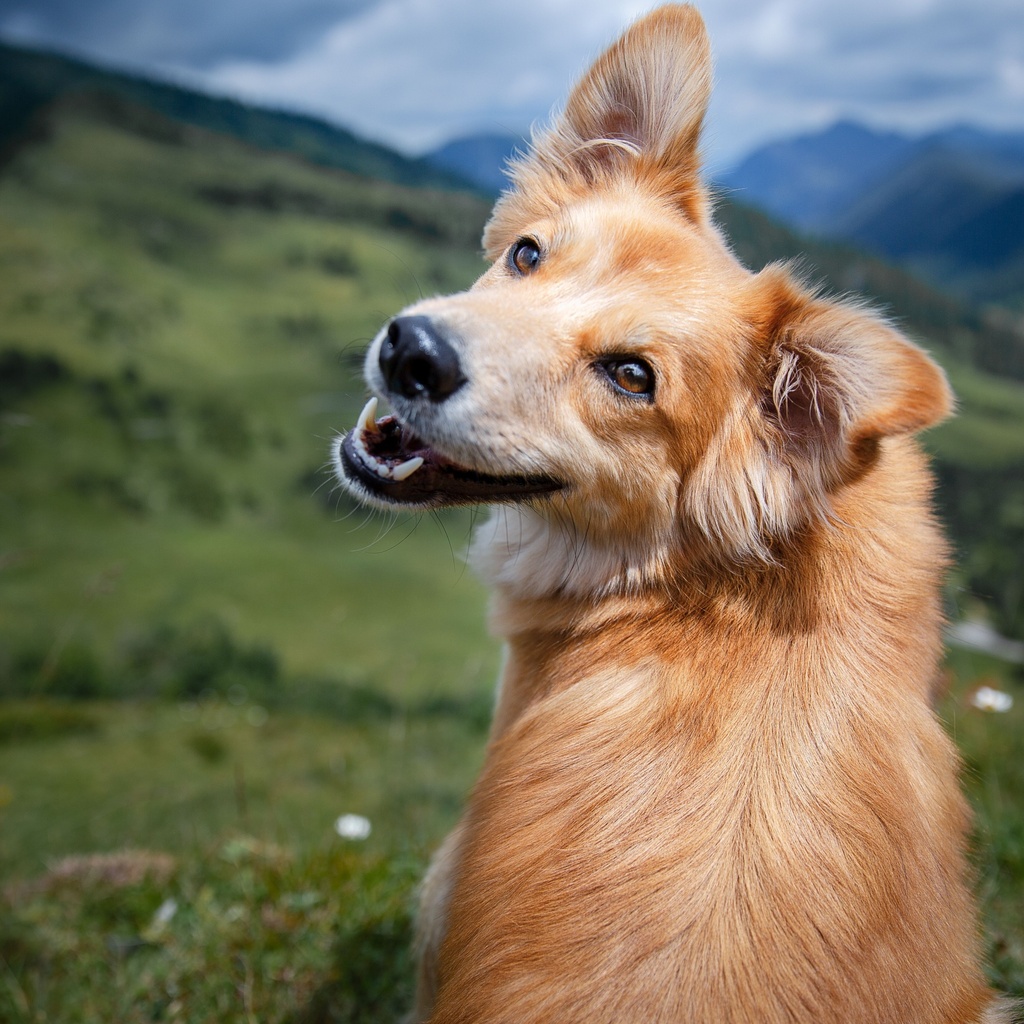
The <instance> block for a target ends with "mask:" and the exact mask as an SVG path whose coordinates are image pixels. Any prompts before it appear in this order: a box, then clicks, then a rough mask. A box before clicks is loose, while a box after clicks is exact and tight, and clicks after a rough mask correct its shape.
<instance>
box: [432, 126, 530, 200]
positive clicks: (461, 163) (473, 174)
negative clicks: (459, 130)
mask: <svg viewBox="0 0 1024 1024" xmlns="http://www.w3.org/2000/svg"><path fill="white" fill-rule="evenodd" d="M527 146H528V143H527V142H526V140H525V139H523V138H522V136H520V135H513V134H511V133H508V132H503V133H482V134H479V135H466V136H462V137H460V138H457V139H452V140H451V141H450V142H447V143H445V144H444V145H443V146H440V147H439V148H438V149H435V150H433V151H432V152H430V153H428V154H426V156H425V157H424V159H425V160H427V161H428V162H429V163H431V164H433V165H434V166H435V167H439V168H441V169H442V170H446V171H450V172H452V173H453V174H456V175H458V176H459V177H461V178H465V179H466V180H467V181H471V182H472V183H473V184H474V185H477V186H479V187H480V188H482V189H483V190H484V191H485V192H487V193H489V194H491V195H497V194H498V193H499V192H501V191H503V190H504V189H505V188H506V187H507V185H508V175H507V174H506V173H505V169H506V167H507V166H508V162H509V161H510V160H511V159H512V158H513V157H514V156H515V155H516V153H522V152H525V151H526V149H527Z"/></svg>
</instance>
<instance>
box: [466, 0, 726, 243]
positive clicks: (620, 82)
mask: <svg viewBox="0 0 1024 1024" xmlns="http://www.w3.org/2000/svg"><path fill="white" fill-rule="evenodd" d="M710 92H711V55H710V48H709V46H708V39H707V33H706V32H705V29H704V22H703V21H702V20H701V17H700V15H699V14H698V13H697V11H696V10H695V9H694V8H693V7H691V6H689V5H688V4H667V5H665V6H664V7H659V8H658V9H657V10H655V11H653V12H652V13H650V14H648V15H647V16H646V17H644V18H641V19H640V20H639V21H637V22H635V23H634V24H633V25H632V26H631V27H630V28H629V29H627V31H626V32H625V33H624V34H623V35H622V36H621V37H620V38H619V39H618V40H617V41H616V42H615V43H614V44H612V46H611V47H609V49H608V50H606V51H605V52H604V53H603V54H602V55H601V56H600V57H599V58H598V59H597V61H596V62H595V63H594V65H593V66H592V67H591V68H590V70H589V71H588V72H587V73H586V74H585V75H584V76H583V78H582V79H581V80H580V82H579V83H578V84H577V85H576V87H575V88H574V89H573V91H572V93H571V94H570V96H569V100H568V102H567V103H566V107H565V110H564V112H563V113H562V114H561V116H560V117H558V118H557V119H556V121H555V123H554V125H553V126H552V127H551V128H549V129H548V130H546V131H544V132H542V133H541V134H540V135H539V136H538V137H537V138H535V139H534V142H533V146H532V150H531V152H530V154H529V155H528V156H527V157H526V158H525V159H523V160H521V161H519V162H518V163H515V164H513V167H512V176H513V184H514V186H515V190H516V191H518V193H520V194H521V195H523V194H529V195H530V196H531V198H534V200H536V196H537V194H538V193H542V192H543V193H546V194H547V195H549V196H551V197H552V198H555V197H557V195H558V193H559V192H560V191H562V190H568V191H569V192H570V193H571V192H573V191H582V190H585V189H587V188H590V187H592V186H593V184H594V183H595V182H596V181H598V180H601V179H602V178H604V177H606V176H607V175H608V174H609V173H612V174H614V173H616V172H618V171H620V170H622V169H623V168H626V167H630V168H632V169H633V172H634V174H636V175H637V176H638V177H640V178H655V179H657V188H658V189H659V191H660V192H661V193H662V194H665V195H669V196H670V197H671V198H672V199H673V200H675V201H676V202H678V204H679V205H680V206H682V207H683V209H684V210H685V211H686V212H687V214H688V215H689V216H691V217H693V218H694V219H698V218H701V217H703V216H704V215H705V207H706V204H705V202H704V195H703V191H702V189H701V187H700V181H699V175H698V171H699V166H700V161H699V156H698V152H697V144H698V141H699V138H700V131H701V126H702V124H703V122H704V115H705V113H706V111H707V106H708V99H709V96H710ZM499 212H500V210H499ZM495 230H496V231H497V230H498V229H497V228H496V229H495ZM485 244H487V243H486V242H485ZM488 248H490V245H488Z"/></svg>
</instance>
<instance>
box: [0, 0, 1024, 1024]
mask: <svg viewBox="0 0 1024 1024" xmlns="http://www.w3.org/2000/svg"><path fill="white" fill-rule="evenodd" d="M648 6H649V5H647V4H641V3H634V2H629V0H622V2H610V0H609V2H603V0H600V2H597V3H595V2H594V0H547V2H545V3H541V2H540V0H525V2H522V3H518V4H499V3H497V2H490V0H484V2H480V0H452V2H449V3H446V4H443V5H441V4H435V3H431V2H426V0H288V2H287V3H286V2H284V0H267V2H263V3H260V4H258V5H253V4H251V3H246V4H243V3H241V2H238V0H222V2H220V3H218V4H210V3H205V2H198V0H160V2H157V0H0V1020H4V1021H8V1020H9V1021H12V1022H13V1021H109V1020H118V1021H165V1020H167V1021H172V1020H181V1021H189V1022H195V1021H206V1020H209V1021H234V1020H239V1021H242V1020H247V1021H248V1020H253V1019H258V1020H262V1021H279V1020H280V1021H374V1022H376V1021H383V1020H388V1019H392V1018H393V1017H395V1016H396V1015H397V1013H398V1012H399V1010H400V1009H401V1008H402V1006H403V1005H404V1004H405V1002H406V1000H407V998H408V992H409V979H410V972H409V964H408V955H407V952H406V948H407V943H408V937H409V922H410V914H411V910H412V906H413V893H414V885H415V882H416V879H417V878H418V877H419V875H420V873H421V872H422V869H423V866H424V864H425V863H426V859H427V857H428V856H429V852H430V850H431V849H432V848H433V847H434V846H435V845H436V844H437V842H438V841H439V840H440V838H441V837H442V836H443V835H444V833H445V832H446V830H447V829H448V828H450V827H451V825H452V824H453V823H454V821H455V820H456V817H457V815H458V810H459V807H460V805H461V802H462V800H463V798H464V796H465V793H466V791H467V789H468V787H469V785H470V784H471V782H472V778H473V776H474V773H475V771H476V768H477V767H478V765H479V762H480V758H481V753H482V749H483V744H484V741H485V737H486V728H487V721H488V714H489V708H490V700H491V697H490V693H491V689H492V686H493V680H494V677H495V674H496V671H497V666H498V660H499V652H498V650H497V647H496V645H495V643H494V642H493V640H491V639H490V638H489V637H488V636H487V634H486V630H485V624H484V607H485V602H486V595H485V593H484V591H483V589H482V588H481V587H480V585H479V584H478V583H477V582H476V581H475V580H474V578H473V576H472V574H471V573H469V572H468V571H467V570H466V569H465V566H464V564H463V558H462V554H463V551H464V549H465V547H466V543H467V540H468V537H469V534H470V530H471V527H472V523H473V520H474V518H475V517H476V516H477V515H478V514H479V513H476V512H458V513H442V514H438V515H434V516H427V517H421V518H411V517H403V516H381V515H376V514H370V513H367V512H365V511H363V510H360V509H357V508H355V507H353V506H352V505H351V503H350V502H349V501H348V499H347V498H346V497H345V496H344V495H343V494H341V493H340V492H339V490H338V488H337V487H336V486H335V485H334V483H333V482H332V480H331V477H330V474H329V473H328V471H327V468H326V466H327V457H328V455H327V453H328V446H329V443H330V439H331V438H332V436H334V434H335V433H336V432H337V431H339V430H344V429H347V427H348V426H349V425H351V424H352V423H353V422H354V420H355V417H356V415H357V413H358V411H359V409H360V407H361V405H362V403H363V400H364V398H365V390H364V386H363V384H362V380H361V369H360V367H361V359H362V353H363V351H364V350H365V347H366V344H367V343H368V342H369V340H370V339H371V338H372V336H373V335H374V333H375V332H376V331H377V329H378V328H379V326H380V325H381V324H382V323H383V322H384V321H385V320H386V319H387V317H389V316H390V315H391V314H393V313H394V312H395V311H397V310H398V309H400V308H401V307H402V306H404V305H406V304H407V303H409V302H411V301H413V300H414V299H416V298H417V297H419V296H421V295H424V294H430V293H435V292H446V291H451V290H456V289H460V288H462V287H465V286H466V285H468V284H469V283H470V282H471V281H472V280H473V279H474V278H475V277H476V276H477V275H478V274H479V273H480V272H481V270H482V269H483V264H482V262H481V257H480V254H479V251H480V246H479V240H480V233H481V229H482V226H483V223H484V221H485V219H486V217H487V214H488V211H489V208H490V205H491V203H492V202H493V199H494V196H495V195H496V194H497V192H498V191H499V190H500V189H501V188H502V186H503V182H504V177H503V167H504V164H505V161H506V160H507V158H508V156H509V155H510V154H511V153H512V152H514V151H515V150H516V149H517V148H518V149H521V148H523V147H524V146H525V142H524V140H525V139H527V138H528V137H529V134H530V131H531V129H532V128H534V127H535V126H539V125H543V124H544V123H545V121H546V119H547V117H548V116H549V111H550V109H551V107H552V105H553V104H557V103H558V102H560V101H561V100H562V99H564V97H565V94H566V91H567V89H568V88H569V86H570V84H571V82H572V80H573V78H574V77H575V76H576V75H577V74H578V73H579V72H580V71H581V70H583V68H584V67H585V66H586V64H587V63H588V61H589V60H591V59H592V58H593V57H594V56H596V54H597V53H598V52H599V51H600V50H601V48H602V47H603V46H604V45H606V44H607V43H608V42H609V41H610V40H611V39H612V38H613V37H614V36H615V35H616V34H617V33H618V32H619V31H620V30H621V29H622V27H623V26H624V25H625V24H626V23H627V22H628V21H629V20H630V19H631V18H633V17H635V16H636V15H638V14H640V13H642V12H643V11H644V10H646V9H647V7H648ZM702 11H703V13H704V15H705V17H706V20H707V22H708V25H709V30H710V33H711V37H712V42H713V46H714V49H715V54H716V68H717V79H718V84H717V92H716V95H715V100H714V103H713V107H712V110H711V114H710V118H709V124H708V130H707V134H706V139H705V151H706V158H707V167H708V175H709V177H710V179H711V180H712V181H713V182H714V183H715V185H716V189H717V192H718V195H719V197H720V199H719V205H718V217H719V221H720V223H721V224H722V226H723V228H724V230H725V231H726V233H727V234H728V236H729V237H730V239H731V241H732V243H733V245H734V248H735V250H736V252H737V254H738V255H739V257H740V258H741V259H742V260H743V261H744V262H745V263H746V264H747V265H748V266H750V267H751V268H752V269H759V268H760V267H761V266H763V265H764V264H765V263H767V262H770V261H772V260H777V259H799V260H800V262H801V264H802V266H803V267H804V268H805V270H806V272H807V273H808V275H809V276H810V277H811V278H812V279H814V280H817V281H820V282H821V283H822V285H823V286H824V287H825V288H827V289H829V290H830V291H832V292H835V293H843V294H855V295H860V296H863V297H865V298H866V299H868V300H869V301H870V302H872V303H873V304H875V305H876V306H878V307H880V308H882V309H884V310H885V311H886V312H887V313H888V314H889V315H891V316H892V317H893V318H894V319H895V320H896V321H897V322H898V323H899V324H900V325H901V327H902V328H903V329H904V330H905V331H906V332H907V333H908V334H909V335H910V336H911V337H913V338H915V339H916V340H917V341H919V342H920V343H921V344H923V345H924V346H925V347H927V348H928V349H929V350H930V351H931V352H932V353H933V354H934V355H935V356H936V358H937V359H938V360H939V361H940V362H941V363H942V364H943V366H944V367H945V368H946V370H947V372H948V373H949V376H950V378H951V380H952V382H953V385H954V388H955V390H956V391H957V394H958V397H959V402H960V410H959V415H958V417H957V418H956V419H954V420H952V421H951V422H949V423H948V424H944V425H943V426H941V427H939V428H938V429H936V430H934V431H932V432H930V433H929V434H928V435H927V436H926V438H925V444H926V445H927V447H928V448H929V449H930V451H931V453H932V454H933V456H934V458H935V465H936V471H937V476H938V481H939V489H938V498H937V501H938V505H939V509H940V512H941V514H942V517H943V519H944V521H945V522H946V524H947V526H948V529H949V531H950V533H951V535H952V537H953V540H954V543H955V546H956V558H957V561H956V566H955V568H954V570H953V573H952V576H951V580H950V584H949V587H948V589H947V609H948V614H949V618H950V624H951V625H950V632H949V641H950V646H949V656H948V664H947V672H946V677H947V679H946V681H947V684H948V694H947V696H946V698H945V700H944V702H943V705H942V709H941V711H942V715H943V719H944V721H945V722H946V723H947V725H948V727H949V729H950V731H951V733H952V734H953V735H954V736H955V738H956V740H957V742H958V743H959V744H960V746H961V748H962V749H963V751H964V756H965V785H966V786H967V789H968V792H969V794H970V796H971V799H972V802H973V803H974V806H975V809H976V812H977V816H978V825H977V852H976V856H975V861H976V865H977V873H978V880H979V888H980V891H981V894H982V898H983V901H984V907H985V914H986V926H987V942H988V945H989V949H990V955H991V962H992V968H991V970H992V977H993V981H994V982H995V983H996V984H998V985H1000V986H1002V987H1004V988H1007V989H1010V990H1012V991H1016V992H1018V993H1021V994H1024V728H1022V726H1024V711H1022V708H1024V687H1022V686H1021V681H1022V668H1021V665H1022V662H1024V592H1022V585H1024V573H1022V564H1021V556H1022V552H1024V19H1022V18H1021V17H1020V11H1019V2H1018V0H972V2H971V3H966V2H954V0H885V2H884V3H883V2H882V0H865V2H862V3H859V4H855V5H840V6H835V5H824V4H820V3H816V2H813V0H766V2H760V3H754V2H752V0H708V2H707V3H706V4H704V5H703V7H702Z"/></svg>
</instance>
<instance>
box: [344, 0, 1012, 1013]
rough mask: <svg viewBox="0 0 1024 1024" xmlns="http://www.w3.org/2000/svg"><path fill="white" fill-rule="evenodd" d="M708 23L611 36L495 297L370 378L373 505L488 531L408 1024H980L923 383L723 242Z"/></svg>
mask: <svg viewBox="0 0 1024 1024" xmlns="http://www.w3.org/2000/svg"><path fill="white" fill-rule="evenodd" d="M709 69H710V63H709V55H708V44H707V40H706V37H705V33H704V27H703V24H702V22H701V20H700V17H699V15H698V14H697V13H696V11H695V10H694V9H693V8H691V7H689V6H672V5H670V6H666V7H662V8H661V9H659V10H657V11H655V12H654V13H653V14H651V15H649V16H648V17H646V18H644V19H643V20H641V21H640V22H638V23H637V24H635V25H634V26H633V27H632V28H631V29H629V31H628V32H626V34H625V35H624V36H623V37H622V38H621V39H620V40H619V41H618V42H617V43H615V45H613V46H612V47H611V48H610V49H609V50H608V51H607V52H606V53H605V54H604V55H603V56H602V57H601V58H600V59H599V60H598V61H597V63H596V64H595V65H594V66H593V67H592V68H591V69H590V71H589V72H588V73H587V75H586V76H585V77H584V78H583V79H582V81H581V82H580V84H579V85H578V86H577V87H576V89H575V90H574V91H573V93H572V95H571V97H570V99H569V101H568V104H567V107H566V109H565V111H564V113H563V114H562V115H561V117H560V118H559V119H558V120H557V122H556V123H555V125H554V127H553V128H552V129H551V130H549V131H548V132H546V133H545V134H543V135H542V136H540V137H539V139H537V140H536V142H535V145H534V147H533V151H532V153H531V154H530V155H529V156H528V157H527V158H526V159H525V160H523V161H522V162H520V163H519V164H518V165H517V166H516V167H515V168H514V179H513V185H512V188H511V190H510V191H509V192H508V193H506V194H505V195H504V196H503V197H502V198H501V200H500V201H499V202H498V205H497V207H496V209H495V211H494V215H493V217H492V219H491V221H490V223H489V224H488V226H487V230H486V234H485V239H484V242H485V247H486V250H487V254H488V257H489V258H490V260H491V261H492V263H491V266H490V269H489V270H488V271H487V272H486V273H485V274H484V275H483V277H482V278H481V279H480V280H479V281H478V282H477V284H476V285H475V286H474V287H473V288H472V289H470V290H469V291H468V292H465V293H464V294H460V295H454V296H450V297H446V298H438V299H430V300H427V301H424V302H420V303H417V304H416V305H415V306H413V307H412V308H411V309H409V310H406V311H405V312H404V313H403V314H402V315H401V316H399V317H397V318H396V319H394V320H392V321H391V322H390V323H389V324H388V326H387V327H386V328H385V330H384V331H382V333H381V335H380V336H379V337H378V338H377V339H376V341H375V342H374V344H373V346H372V347H371V349H370V352H369V354H368V358H367V374H368V379H369V382H370V385H371V387H372V389H373V390H374V391H375V392H377V393H378V394H380V395H382V396H384V397H386V399H387V401H388V402H389V403H390V405H391V406H392V408H393V409H394V415H393V416H387V417H385V418H383V419H381V420H379V421H378V420H375V419H374V415H375V413H374V410H375V401H371V403H370V405H369V406H368V407H367V409H366V411H365V412H364V414H363V416H362V417H361V420H360V423H359V424H358V425H357V427H356V428H355V429H354V430H353V431H351V432H350V433H349V434H348V435H347V436H346V437H344V438H343V439H341V440H340V441H339V442H338V446H337V449H336V465H337V469H338V473H339V475H340V476H341V478H342V479H343V480H344V481H345V482H346V484H347V486H348V487H349V488H350V489H351V490H352V491H353V492H354V493H356V494H357V495H360V496H361V497H363V498H364V499H366V500H368V501H370V502H371V503H375V504H377V505H382V506H386V507H389V508H390V507H396V506H398V507H418V508H429V507H433V506H438V505H451V504H457V503H478V502H484V503H491V504H493V505H494V506H495V508H494V511H493V513H492V516H491V518H490V520H489V522H488V523H487V525H486V526H484V527H483V528H482V529H481V530H480V531H479V532H478V535H477V537H476V539H475V542H474V552H473V559H474V561H475V563H476V565H477V567H478V568H479V569H480V571H481V572H482V573H483V574H484V576H485V577H486V578H487V580H488V581H489V582H490V583H491V584H492V585H493V587H494V591H495V598H494V605H493V613H492V622H493V626H494V629H495V630H496V631H497V632H498V633H499V634H500V635H501V636H502V637H504V639H505V641H506V644H507V658H506V663H505V667H504V670H503V674H502V679H501V684H500V689H499V695H498V700H497V708H496V712H495V717H494V724H493V728H492V733H491V738H490V743H489V747H488V751H487V757H486V763H485V765H484V768H483V771H482V774H481V776H480V779H479V781H478V783H477V785H476V787H475V789H474V791H473V794H472V796H471V798H470V801H469V806H468V808H467V810H466V812H465V815H464V817H463V819H462V821H461V823H460V824H459V826H458V828H457V829H456V830H455V832H454V833H453V834H452V835H451V836H450V837H449V838H448V840H447V841H446V843H445V844H444V846H443V847H442V849H441V851H440V853H439V854H438V856H437V858H436V859H435V861H434V864H433V866H432V867H431V869H430V872H429V874H428V876H427V879H426V882H425V884H424V889H423V896H422V908H421V915H420V922H419V953H420V977H419V988H418V995H417V1006H416V1009H415V1013H414V1019H415V1020H416V1021H430V1022H432V1024H456V1022H459V1024H463V1022H464V1024H470V1022H473V1024H499V1022H508V1024H604V1022H607V1024H611V1022H614V1024H647V1022H673V1024H683V1022H687V1024H689V1022H692V1024H709V1022H723V1024H724V1022H730V1024H755V1022H760V1024H776V1022H783V1021H786V1022H815V1024H825V1022H835V1024H858V1022H863V1024H868V1022H870V1024H914V1022H922V1024H923V1022H927V1024H939V1022H942V1024H968V1022H972V1024H978V1022H982V1021H985V1022H995V1021H998V1020H1003V1019H1008V1010H1007V1009H1006V1008H1005V1007H1002V1004H1001V1003H1000V1002H999V1001H998V1000H997V999H996V998H995V996H994V995H993V993H992V992H990V991H989V989H988V988H987V986H986V984H985V980H984V976H983V972H982V968H981V965H980V954H979V938H978V925H977V920H976V911H975V906H974V902H973V899H972V895H971V891H970V881H969V878H968V871H967V866H966V862H965V857H964V852H965V835H966V832H967V828H968V811H967V807H966V805H965V802H964V799H963V797H962V796H961V793H960V790H959V787H958V782H957V768H958V764H957V757H956V754H955V752H954V749H953V747H952V745H951V743H950V741H949V740H948V739H947V737H946V735H945V734H944V733H943V730H942V728H941V727H940V725H939V723H938V722H937V720H936V718H935V715H934V714H933V712H932V707H931V700H930V693H931V690H932V685H933V680H934V679H935V677H936V672H937V667H938V661H939V657H940V653H941V641H940V626H941V616H940V610H939V597H938V592H939V585H940V580H941V577H942V575H943V571H944V568H945V564H946V557H947V556H946V547H945V544H944V543H943V541H942V539H941V537H940V534H939V531H938V529H937V528H936V524H935V522H934V520H933V518H932V514H931V512H930V510H929V502H930V492H931V481H930V478H929V475H928V472H927V469H926V466H925V463H924V460H923V458H922V456H921V454H920V452H919V450H918V448H917V445H916V444H915V442H914V441H913V440H912V439H911V435H912V434H913V433H914V432H915V431H918V430H921V429H922V428H924V427H927V426H929V425H931V424H933V423H936V422H937V421H939V420H941V419H942V418H943V417H944V416H946V415H947V413H948V412H949V410H950V407H951V397H950V392H949V389H948V387H947V384H946V381H945V378H944V377H943V374H942V372H941V371H940V370H939V369H938V368H937V367H936V366H935V364H934V363H932V362H931V360H930V359H929V358H928V357H927V356H926V355H925V354H924V353H923V352H921V351H920V350H919V349H918V348H916V347H914V346H913V345H911V344H910V343H909V342H907V341H906V340H905V339H904V338H902V337H901V336H900V335H899V334H898V333H897V332H896V331H895V330H894V329H893V328H892V327H891V326H889V325H887V324H886V323H885V322H883V321H882V320H881V319H879V318H878V317H876V316H874V315H872V314H871V313H869V312H867V311H865V310H864V309H863V308H861V307H859V306H856V305H852V304H849V303H840V302H834V301H827V300H825V299H822V298H820V297H819V296H817V295H815V294H813V293H810V292H808V291H807V290H806V289H805V288H804V287H802V286H801V284H800V283H799V282H797V281H795V280H794V278H793V277H792V276H791V275H790V273H789V272H788V271H787V269H786V268H784V267H779V266H776V267H769V268H768V269H766V270H764V271H762V272H761V273H759V274H751V273H750V272H748V271H747V270H746V269H744V268H743V267H742V266H741V265H740V264H739V263H738V262H737V260H736V259H735V257H734V256H733V255H732V253H731V252H730V250H729V248H728V246H727V245H726V243H725V242H724V241H723V239H722V237H721V236H720V235H719V233H718V231H717V230H716V228H715V226H714V224H713V223H712V221H711V211H710V206H709V201H708V195H707V192H706V190H705V188H704V186H703V185H702V183H701V179H700V177H699V164H698V152H697V145H698V137H699V134H700V129H701V123H702V120H703V118H704V113H705V109H706V106H707V101H708V91H709V81H710V70H709Z"/></svg>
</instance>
